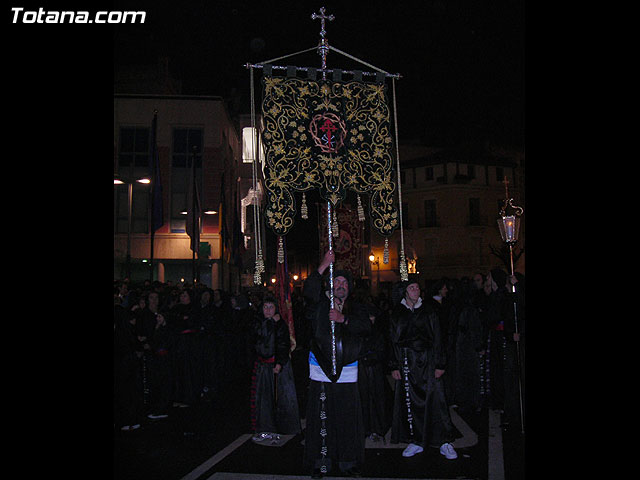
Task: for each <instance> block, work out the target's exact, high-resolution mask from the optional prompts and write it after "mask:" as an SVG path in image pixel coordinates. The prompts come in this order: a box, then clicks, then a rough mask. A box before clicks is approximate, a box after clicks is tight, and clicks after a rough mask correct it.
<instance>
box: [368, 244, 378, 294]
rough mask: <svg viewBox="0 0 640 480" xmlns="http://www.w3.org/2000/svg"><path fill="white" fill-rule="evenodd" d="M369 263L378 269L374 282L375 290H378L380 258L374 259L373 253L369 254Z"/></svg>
mask: <svg viewBox="0 0 640 480" xmlns="http://www.w3.org/2000/svg"><path fill="white" fill-rule="evenodd" d="M369 261H370V262H371V265H375V266H376V267H378V279H377V282H376V290H380V257H376V256H375V255H374V254H373V252H371V253H369Z"/></svg>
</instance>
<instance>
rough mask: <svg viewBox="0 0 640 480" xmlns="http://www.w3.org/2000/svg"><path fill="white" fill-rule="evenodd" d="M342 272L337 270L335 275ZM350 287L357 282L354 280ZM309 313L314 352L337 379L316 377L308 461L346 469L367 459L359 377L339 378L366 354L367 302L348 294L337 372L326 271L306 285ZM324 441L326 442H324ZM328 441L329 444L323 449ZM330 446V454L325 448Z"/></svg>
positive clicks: (307, 440) (310, 401)
mask: <svg viewBox="0 0 640 480" xmlns="http://www.w3.org/2000/svg"><path fill="white" fill-rule="evenodd" d="M337 276H339V272H334V277H337ZM349 287H350V290H349V291H350V292H351V290H352V286H351V285H349ZM303 294H304V297H305V299H306V301H307V309H306V311H305V317H306V319H307V321H309V322H311V337H312V338H311V349H310V350H311V351H310V358H311V353H313V356H314V358H315V359H316V361H317V363H318V365H319V367H320V368H321V369H322V371H323V372H324V375H326V377H327V378H328V379H330V380H331V381H329V382H326V381H316V380H313V379H310V382H309V394H308V397H307V413H306V421H307V424H306V437H305V452H304V466H305V468H307V469H313V468H320V469H322V468H323V467H324V468H326V471H327V472H329V471H331V470H335V471H338V470H341V471H346V470H348V469H350V468H353V467H360V466H361V465H362V464H363V463H364V445H365V438H364V425H363V420H362V409H361V404H360V393H359V391H358V384H357V382H349V383H341V382H338V380H339V378H340V375H341V373H342V370H343V368H344V367H345V366H348V365H353V364H354V362H356V361H357V360H358V358H359V356H360V355H361V354H362V344H363V338H364V337H366V336H368V335H370V334H371V322H370V320H369V316H368V312H367V310H366V308H365V307H364V306H363V305H361V304H358V303H356V302H353V301H352V300H351V299H349V298H347V299H346V301H345V304H344V307H343V309H342V313H343V315H345V323H337V322H336V324H335V336H336V375H335V376H333V375H332V371H331V370H332V368H331V367H332V362H331V357H332V353H331V352H332V345H331V321H330V320H329V309H330V306H331V303H330V300H329V297H328V296H327V294H326V292H325V291H324V290H323V288H322V276H321V275H320V273H318V272H317V271H314V272H312V273H311V274H310V275H309V276H308V277H307V280H306V281H305V284H304V289H303ZM323 443H324V445H323ZM323 447H325V448H324V449H323ZM323 452H324V454H323Z"/></svg>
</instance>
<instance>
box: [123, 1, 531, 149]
mask: <svg viewBox="0 0 640 480" xmlns="http://www.w3.org/2000/svg"><path fill="white" fill-rule="evenodd" d="M322 6H324V7H325V8H326V14H327V15H330V14H332V15H334V16H335V19H334V20H333V21H327V22H326V31H327V34H326V38H327V40H328V42H329V45H330V46H333V47H335V48H337V49H339V50H341V51H343V52H346V53H348V54H350V55H351V56H353V57H356V58H357V59H359V60H361V61H363V62H366V63H369V64H371V65H373V66H375V67H377V68H379V69H381V70H384V71H386V72H389V73H393V74H396V73H399V74H400V75H402V78H401V79H400V80H398V81H397V82H396V95H397V105H398V131H399V135H400V137H401V139H406V138H410V139H419V140H421V141H422V142H423V143H425V144H428V145H432V146H451V145H458V144H467V143H479V144H483V143H485V142H491V143H499V144H507V145H512V146H516V147H523V146H524V103H525V101H524V93H525V92H524V88H525V85H524V62H525V8H524V1H522V0H515V1H514V0H511V1H509V0H493V1H492V0H423V1H420V2H388V1H379V0H372V1H351V2H346V1H338V2H329V1H325V2H317V3H316V2H291V1H271V2H263V1H246V0H244V1H243V0H224V1H185V2H179V3H178V2H174V3H172V4H171V5H160V4H159V2H151V1H141V2H136V1H118V2H115V6H114V7H113V9H115V10H134V9H137V10H144V11H146V12H147V17H146V22H145V24H143V25H141V24H136V25H124V24H123V25H115V26H114V27H113V28H114V42H113V44H114V50H113V52H114V69H118V68H120V67H121V66H123V65H133V64H154V63H155V62H156V61H157V60H156V59H157V57H158V56H159V55H160V56H166V57H168V58H169V62H170V63H169V65H170V70H171V73H172V75H174V76H176V77H177V78H178V79H179V80H180V81H181V83H182V93H183V94H195V95H219V96H223V97H225V98H227V99H229V100H230V101H231V102H232V106H233V108H236V109H238V110H239V111H240V112H242V113H248V111H249V72H248V70H247V68H245V66H244V65H245V64H246V63H248V62H249V63H257V62H262V61H265V60H270V59H274V58H278V57H282V56H285V55H290V54H293V53H297V52H301V51H303V50H306V49H309V48H313V47H317V45H318V43H319V41H320V21H319V20H312V19H311V14H312V13H314V12H316V13H319V11H320V7H322ZM273 63H274V64H276V65H296V66H300V67H316V68H319V67H320V65H321V59H320V56H319V55H318V53H317V51H316V50H315V49H314V50H313V51H311V52H308V53H305V54H301V55H296V56H293V57H290V58H287V59H283V60H280V61H276V62H273ZM327 67H328V68H340V69H345V70H348V69H352V68H357V69H361V70H366V71H373V70H372V69H371V68H368V67H367V66H365V65H362V64H360V63H358V62H354V61H353V60H351V59H349V58H347V57H345V56H343V55H340V54H339V53H337V52H334V51H330V52H329V55H328V57H327ZM388 85H389V88H390V89H391V87H390V82H389V83H388ZM390 93H391V92H390Z"/></svg>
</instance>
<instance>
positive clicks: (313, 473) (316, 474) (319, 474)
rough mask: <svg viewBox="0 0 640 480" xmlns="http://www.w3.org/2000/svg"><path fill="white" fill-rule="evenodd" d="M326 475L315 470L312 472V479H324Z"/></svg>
mask: <svg viewBox="0 0 640 480" xmlns="http://www.w3.org/2000/svg"><path fill="white" fill-rule="evenodd" d="M323 476H324V474H323V473H322V472H321V471H320V469H319V468H314V469H313V470H311V478H322V477H323Z"/></svg>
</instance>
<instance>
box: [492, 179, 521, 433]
mask: <svg viewBox="0 0 640 480" xmlns="http://www.w3.org/2000/svg"><path fill="white" fill-rule="evenodd" d="M508 185H509V181H508V180H507V177H505V178H504V190H505V199H504V204H503V205H502V208H501V209H500V218H498V229H499V230H500V236H501V237H502V241H503V242H505V243H506V244H507V245H509V259H510V261H511V276H512V277H513V275H514V273H515V272H514V270H513V245H514V244H515V243H516V242H517V241H518V233H519V231H520V216H521V215H522V214H523V213H524V210H523V209H522V207H519V206H517V205H514V204H513V198H510V197H509V187H508ZM507 211H509V212H507ZM515 292H516V286H515V285H514V284H513V283H511V293H514V294H515ZM513 317H514V326H515V332H516V334H517V335H518V336H519V335H520V333H519V331H518V308H517V305H516V298H515V296H514V297H513ZM516 354H517V359H518V387H519V390H520V425H521V427H522V433H524V415H523V408H522V379H521V372H520V341H519V338H518V341H517V342H516Z"/></svg>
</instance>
